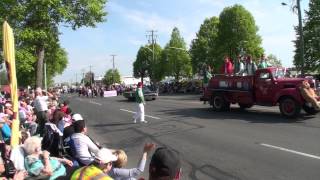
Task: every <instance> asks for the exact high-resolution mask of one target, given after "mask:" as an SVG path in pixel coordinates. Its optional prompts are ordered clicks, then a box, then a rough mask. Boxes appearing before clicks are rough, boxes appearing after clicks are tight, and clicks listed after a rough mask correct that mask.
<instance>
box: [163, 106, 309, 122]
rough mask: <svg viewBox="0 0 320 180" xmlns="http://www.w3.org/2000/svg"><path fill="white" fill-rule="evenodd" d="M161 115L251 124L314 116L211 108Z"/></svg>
mask: <svg viewBox="0 0 320 180" xmlns="http://www.w3.org/2000/svg"><path fill="white" fill-rule="evenodd" d="M160 112H161V113H164V114H168V115H170V116H175V117H177V118H178V117H181V118H182V119H183V118H190V117H194V118H201V119H210V120H219V121H220V120H226V119H232V120H244V121H248V122H250V123H301V122H303V121H305V120H308V119H312V118H314V116H303V115H301V116H300V117H297V118H294V119H288V118H285V117H283V116H282V115H281V114H280V112H265V111H261V110H255V109H250V110H241V109H240V108H231V109H230V111H225V112H216V111H214V110H212V109H211V108H183V109H170V110H162V111H160Z"/></svg>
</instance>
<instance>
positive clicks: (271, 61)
mask: <svg viewBox="0 0 320 180" xmlns="http://www.w3.org/2000/svg"><path fill="white" fill-rule="evenodd" d="M267 59H268V64H270V65H271V66H272V67H282V63H281V60H280V59H278V58H277V56H275V55H273V54H269V55H268V57H267Z"/></svg>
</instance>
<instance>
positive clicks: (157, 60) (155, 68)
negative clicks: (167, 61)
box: [144, 44, 164, 84]
mask: <svg viewBox="0 0 320 180" xmlns="http://www.w3.org/2000/svg"><path fill="white" fill-rule="evenodd" d="M144 48H145V49H146V50H147V51H148V52H147V54H148V55H147V57H148V59H147V65H148V66H147V72H148V76H149V77H150V81H151V82H152V83H153V84H155V83H157V82H159V81H161V80H162V79H163V78H164V73H163V72H164V71H163V61H162V58H161V53H162V48H161V46H160V45H158V44H154V47H153V45H152V44H151V45H146V46H145V47H144ZM153 53H154V54H153ZM153 56H154V59H153Z"/></svg>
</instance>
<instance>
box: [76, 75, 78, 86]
mask: <svg viewBox="0 0 320 180" xmlns="http://www.w3.org/2000/svg"><path fill="white" fill-rule="evenodd" d="M77 85H78V74H77V73H76V86H77Z"/></svg>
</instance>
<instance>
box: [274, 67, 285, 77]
mask: <svg viewBox="0 0 320 180" xmlns="http://www.w3.org/2000/svg"><path fill="white" fill-rule="evenodd" d="M285 75H286V71H285V69H279V68H277V69H274V70H273V71H272V76H273V77H274V78H284V77H285Z"/></svg>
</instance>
